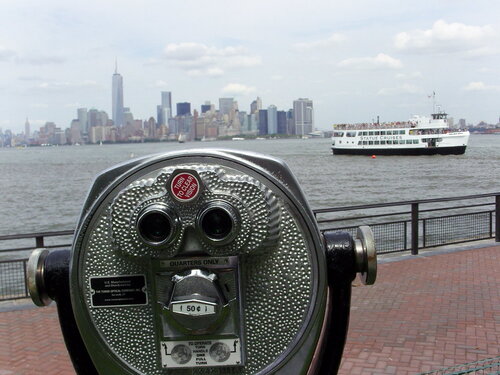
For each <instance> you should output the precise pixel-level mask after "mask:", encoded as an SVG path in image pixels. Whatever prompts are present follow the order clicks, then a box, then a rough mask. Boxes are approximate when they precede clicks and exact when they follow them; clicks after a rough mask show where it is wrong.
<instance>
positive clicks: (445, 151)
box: [332, 146, 467, 156]
mask: <svg viewBox="0 0 500 375" xmlns="http://www.w3.org/2000/svg"><path fill="white" fill-rule="evenodd" d="M466 148H467V146H453V147H425V148H424V147H419V148H399V149H396V148H384V149H381V148H379V149H370V148H334V147H332V151H333V154H334V155H410V156H418V155H463V154H464V153H465V149H466Z"/></svg>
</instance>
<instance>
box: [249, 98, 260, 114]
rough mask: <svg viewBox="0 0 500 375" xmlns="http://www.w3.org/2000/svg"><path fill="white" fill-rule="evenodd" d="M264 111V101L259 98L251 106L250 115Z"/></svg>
mask: <svg viewBox="0 0 500 375" xmlns="http://www.w3.org/2000/svg"><path fill="white" fill-rule="evenodd" d="M261 109H262V100H260V98H259V97H257V99H255V100H254V101H253V102H252V103H251V104H250V114H252V113H257V112H259V110H261Z"/></svg>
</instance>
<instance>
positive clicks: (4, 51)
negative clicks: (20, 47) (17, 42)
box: [0, 46, 16, 61]
mask: <svg viewBox="0 0 500 375" xmlns="http://www.w3.org/2000/svg"><path fill="white" fill-rule="evenodd" d="M15 56H16V52H15V51H14V50H11V49H8V48H6V47H4V46H0V61H8V60H10V59H12V58H14V57H15Z"/></svg>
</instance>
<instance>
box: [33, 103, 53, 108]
mask: <svg viewBox="0 0 500 375" xmlns="http://www.w3.org/2000/svg"><path fill="white" fill-rule="evenodd" d="M31 107H32V108H49V105H48V104H46V103H33V104H32V105H31Z"/></svg>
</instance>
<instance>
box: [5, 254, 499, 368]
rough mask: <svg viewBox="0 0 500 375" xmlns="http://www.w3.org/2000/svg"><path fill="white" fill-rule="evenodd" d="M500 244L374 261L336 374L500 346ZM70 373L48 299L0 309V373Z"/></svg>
mask: <svg viewBox="0 0 500 375" xmlns="http://www.w3.org/2000/svg"><path fill="white" fill-rule="evenodd" d="M499 255H500V246H495V247H488V248H483V249H475V250H468V251H461V252H455V253H449V254H442V255H435V256H431V257H418V258H413V259H410V260H405V261H402V262H393V263H386V264H382V265H380V266H379V277H378V280H377V283H376V284H375V285H374V286H371V287H359V286H356V287H355V288H354V290H353V304H352V310H351V324H350V329H349V337H348V340H347V345H346V350H345V352H344V360H343V362H342V366H341V369H340V374H415V373H419V372H423V371H429V370H433V369H438V368H441V367H444V366H451V365H455V364H460V363H465V362H472V361H476V360H480V359H483V358H488V357H493V356H497V355H499V353H500V350H499V342H500V298H499V297H500V276H499V275H500V259H499ZM34 374H37V375H38V374H46V375H72V374H74V371H73V370H72V366H71V363H70V360H69V357H68V354H67V352H66V348H65V346H64V343H63V340H62V337H61V333H60V330H59V326H58V321H57V313H56V309H55V307H54V306H49V307H46V308H37V309H25V310H18V311H10V312H1V313H0V375H34Z"/></svg>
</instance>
